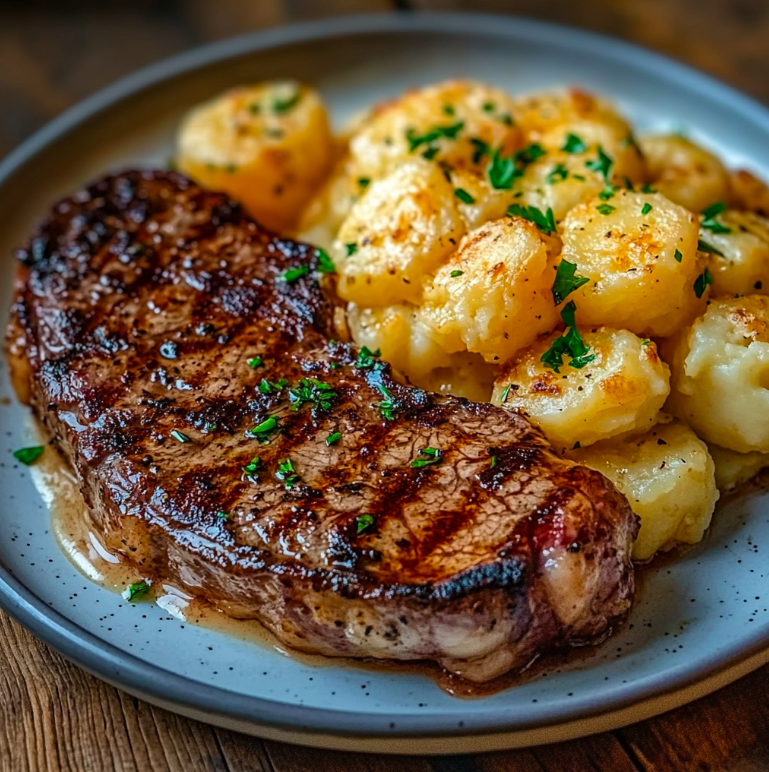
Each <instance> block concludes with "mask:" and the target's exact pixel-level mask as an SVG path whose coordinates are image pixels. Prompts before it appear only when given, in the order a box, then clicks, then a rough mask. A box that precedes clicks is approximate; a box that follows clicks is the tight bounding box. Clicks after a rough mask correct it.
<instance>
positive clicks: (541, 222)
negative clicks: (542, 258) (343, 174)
mask: <svg viewBox="0 0 769 772" xmlns="http://www.w3.org/2000/svg"><path fill="white" fill-rule="evenodd" d="M507 216H508V217H522V218H523V219H524V220H528V221H529V222H533V223H534V225H536V226H537V228H539V229H540V230H541V231H542V233H544V234H545V235H546V236H547V235H550V234H551V233H555V231H556V225H555V215H554V214H553V210H552V209H550V208H548V210H547V212H546V213H544V214H543V213H542V210H541V209H537V207H536V206H526V205H521V204H513V205H512V206H510V207H508V209H507Z"/></svg>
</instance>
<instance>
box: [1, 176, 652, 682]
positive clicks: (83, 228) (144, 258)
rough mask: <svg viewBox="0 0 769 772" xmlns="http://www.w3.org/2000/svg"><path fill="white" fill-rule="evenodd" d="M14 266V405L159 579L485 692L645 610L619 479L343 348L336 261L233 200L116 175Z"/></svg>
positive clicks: (44, 228)
mask: <svg viewBox="0 0 769 772" xmlns="http://www.w3.org/2000/svg"><path fill="white" fill-rule="evenodd" d="M18 257H19V258H20V260H21V267H20V270H19V275H18V283H17V287H16V295H15V301H14V306H13V311H12V319H11V324H10V327H9V333H8V345H9V350H10V352H11V355H12V363H13V370H14V373H15V380H16V383H17V388H18V389H19V393H20V395H21V396H22V398H23V399H25V400H26V401H28V402H29V403H30V404H31V405H32V407H33V408H34V410H35V412H36V413H37V415H38V417H39V418H40V419H41V420H42V421H43V423H44V424H45V425H46V426H47V428H48V429H49V431H50V432H51V434H52V435H53V437H54V438H55V440H56V443H57V445H58V447H59V448H60V450H61V451H62V452H63V454H64V455H65V457H66V459H67V460H68V462H69V464H71V466H72V468H73V469H74V470H75V472H76V473H77V475H78V477H79V480H80V482H81V484H82V491H83V495H84V496H85V499H86V502H87V504H88V505H89V507H90V512H91V517H92V520H93V523H92V526H93V529H94V530H95V531H96V532H97V533H99V534H100V535H101V537H102V538H103V541H104V544H105V545H106V547H107V548H108V549H110V550H111V551H113V552H115V553H119V554H120V555H121V556H122V557H123V558H124V559H125V560H127V561H129V562H130V563H131V564H133V565H134V566H135V567H136V569H137V570H138V571H139V572H140V573H141V575H142V576H144V577H146V578H147V579H148V580H150V581H154V582H159V581H161V580H162V581H164V582H167V583H170V584H174V585H176V586H178V587H179V588H181V589H184V590H185V591H187V592H189V593H191V594H193V595H194V596H196V597H200V598H204V599H205V600H207V601H208V602H210V603H212V604H214V605H215V606H216V607H218V608H220V609H222V610H224V611H226V613H228V614H230V615H233V616H236V617H241V618H256V619H258V620H260V621H261V622H262V623H263V624H264V625H266V627H267V628H269V630H271V631H272V632H273V633H274V634H275V635H276V636H277V637H278V638H279V639H280V640H281V641H282V642H284V643H285V644H287V645H288V646H291V647H294V648H296V649H301V650H304V651H311V652H319V653H322V654H326V655H330V656H345V657H347V656H349V657H377V658H387V659H397V660H435V661H437V662H438V663H440V664H441V665H442V666H443V667H444V668H446V669H447V670H448V671H450V672H452V673H455V674H459V675H461V676H463V677H465V678H468V679H471V680H475V681H485V680H488V679H491V678H493V677H495V676H498V675H500V674H501V673H504V672H506V671H508V670H510V669H511V668H517V667H521V666H523V665H525V664H526V663H528V662H529V661H530V660H531V659H532V658H533V657H534V656H536V655H537V654H539V653H540V652H542V651H545V650H549V649H553V648H556V647H562V646H567V645H577V644H584V643H588V642H591V641H594V640H596V639H597V638H599V637H601V636H603V635H604V634H605V633H606V632H607V631H608V630H609V629H610V626H611V624H612V623H613V622H614V621H615V620H617V619H618V618H620V617H621V616H622V615H623V614H624V613H625V612H626V611H627V609H628V607H629V605H630V602H631V598H632V593H633V573H632V565H631V561H630V550H631V544H632V541H633V539H634V538H635V535H636V531H637V523H636V518H635V516H634V515H633V514H632V513H631V510H630V508H629V506H628V504H627V502H626V500H625V499H624V497H623V496H621V495H620V494H619V493H618V492H617V491H616V490H615V489H614V488H613V487H612V485H611V483H609V482H608V481H607V480H606V479H605V478H604V477H602V476H601V475H600V474H598V473H597V472H594V471H591V470H589V469H586V468H584V467H581V466H577V465H575V464H573V463H570V462H568V461H564V460H562V459H559V458H558V457H557V456H556V455H555V454H554V453H553V451H552V450H551V448H550V446H549V445H548V444H547V442H546V441H545V439H544V438H543V436H542V435H541V434H540V433H539V431H538V430H536V429H534V428H533V427H532V426H531V425H530V424H529V423H528V422H527V421H526V419H525V418H523V417H521V416H519V415H516V414H512V413H508V412H506V411H503V410H500V409H498V408H495V407H493V406H491V405H488V404H474V403H471V402H469V401H467V400H464V399H454V398H446V397H443V396H440V395H436V394H430V393H427V392H424V391H421V390H419V389H416V388H412V387H410V386H407V385H403V384H402V383H401V382H400V381H399V379H398V378H397V376H396V375H394V374H393V373H392V372H391V370H390V367H389V366H388V365H386V364H385V363H383V362H380V361H379V360H377V359H376V358H375V357H371V356H368V353H370V352H366V351H363V352H362V353H361V352H359V351H357V350H356V349H355V348H353V347H352V346H350V345H346V344H344V343H336V342H334V341H333V340H331V338H332V337H333V335H334V332H333V327H334V324H333V320H334V314H335V309H334V306H333V301H331V300H329V299H328V297H327V295H326V293H324V291H322V289H321V286H320V284H321V283H322V281H326V279H324V278H323V276H322V274H323V272H324V271H326V270H328V265H327V264H326V262H325V256H324V255H323V254H322V253H319V252H317V251H316V250H314V249H313V248H312V247H308V246H306V245H303V244H298V243H294V242H292V241H288V240H284V239H280V238H277V237H275V236H272V235H270V234H268V233H266V232H265V231H264V230H262V229H261V228H260V227H259V226H258V225H256V224H255V223H254V222H253V221H251V220H250V219H249V218H248V217H247V216H246V215H245V214H244V213H243V211H242V210H241V209H240V207H239V206H238V205H236V204H234V203H233V202H231V201H229V200H228V199H227V198H226V197H225V196H223V195H219V194H216V193H211V192H206V191H203V190H201V189H200V188H199V187H197V186H196V185H194V184H193V183H192V182H190V181H189V180H187V179H185V178H183V177H181V176H180V175H177V174H174V173H166V172H128V173H125V174H121V175H117V176H113V177H109V178H106V179H104V180H102V181H100V182H97V183H96V184H95V185H93V186H92V187H90V188H88V189H87V190H84V191H83V192H81V193H79V194H77V195H75V196H74V197H73V198H70V199H68V200H65V201H63V202H62V203H60V204H58V205H57V206H56V207H55V209H54V211H53V213H52V215H51V216H50V218H49V219H48V220H47V221H45V222H44V223H43V224H42V225H41V226H40V227H39V229H38V230H37V231H36V233H35V234H34V235H33V236H32V238H31V239H30V241H29V243H28V244H27V246H25V247H24V248H23V249H21V250H19V252H18ZM321 280H322V281H321Z"/></svg>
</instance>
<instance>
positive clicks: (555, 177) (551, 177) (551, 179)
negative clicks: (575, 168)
mask: <svg viewBox="0 0 769 772" xmlns="http://www.w3.org/2000/svg"><path fill="white" fill-rule="evenodd" d="M568 176H569V170H568V169H567V168H566V167H565V166H564V165H563V164H556V165H555V166H554V167H553V168H552V169H551V170H550V173H549V174H548V175H547V183H548V185H555V183H556V182H562V181H563V180H565V179H566V178H567V177H568Z"/></svg>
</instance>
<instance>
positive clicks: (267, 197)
mask: <svg viewBox="0 0 769 772" xmlns="http://www.w3.org/2000/svg"><path fill="white" fill-rule="evenodd" d="M177 144H178V153H177V159H176V162H177V164H178V167H179V169H180V171H182V172H183V173H184V174H187V175H188V176H190V177H192V179H194V180H196V181H197V182H199V183H200V184H201V185H203V186H204V187H206V188H210V189H211V190H221V191H224V192H225V193H228V194H229V195H230V196H232V197H233V198H234V199H235V200H236V201H238V202H240V203H241V204H243V206H245V208H246V209H247V210H248V211H249V213H250V214H251V215H252V216H253V217H254V218H255V219H256V220H258V221H259V222H260V223H261V224H262V225H264V226H266V227H267V228H270V229H272V230H277V231H280V232H286V231H288V230H290V229H291V228H293V226H294V225H295V224H296V221H297V219H298V217H299V214H300V212H301V209H302V207H303V206H304V204H305V203H307V201H308V200H309V198H310V197H311V195H312V194H313V192H314V191H315V189H316V188H317V187H318V186H319V185H320V184H321V183H322V182H323V180H324V178H325V176H326V174H327V173H328V171H329V170H330V168H331V165H332V163H333V156H334V143H333V139H332V137H331V131H330V128H329V122H328V117H327V115H326V109H325V107H324V106H323V103H322V102H321V99H320V96H319V95H318V93H317V92H316V91H314V90H313V89H311V88H309V87H308V86H304V85H301V84H299V83H296V82H294V81H271V82H266V83H260V84H258V85H255V86H243V87H240V88H234V89H231V90H230V91H227V92H225V93H224V94H222V95H221V96H219V97H217V98H216V99H213V100H212V101H210V102H206V103H205V104H202V105H200V106H198V107H196V108H195V109H194V110H193V111H192V112H191V113H190V114H189V115H188V116H187V117H186V118H185V119H184V121H183V123H182V126H181V128H180V130H179V135H178V141H177Z"/></svg>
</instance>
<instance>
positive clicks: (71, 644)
mask: <svg viewBox="0 0 769 772" xmlns="http://www.w3.org/2000/svg"><path fill="white" fill-rule="evenodd" d="M431 32H432V33H439V34H441V33H442V34H455V35H463V34H475V35H479V36H482V35H485V36H490V37H495V38H503V39H504V38H507V39H517V38H520V37H522V36H525V37H526V38H527V39H528V40H529V41H531V40H534V41H536V40H541V41H542V42H543V43H546V44H547V45H551V46H553V45H554V46H556V47H557V48H560V49H571V50H576V51H585V50H589V51H591V52H594V51H595V48H596V47H597V46H600V47H601V51H602V55H603V56H604V57H605V58H607V59H613V60H617V59H621V60H622V61H623V63H625V64H627V65H629V66H630V67H632V68H633V69H635V70H637V71H641V72H643V71H645V72H647V73H653V74H655V75H657V76H659V77H661V78H662V79H663V80H665V81H666V82H668V83H670V84H671V85H673V86H676V87H678V88H685V89H686V90H687V91H690V92H696V93H697V94H698V96H701V97H702V98H703V99H705V100H707V101H709V102H710V103H713V102H717V103H720V104H721V105H722V107H723V108H724V109H725V110H727V111H729V112H731V113H732V114H734V113H737V114H739V115H740V116H741V117H742V118H744V119H747V120H748V121H750V122H751V123H753V124H754V125H756V126H757V127H759V128H760V129H761V130H762V131H764V132H766V133H767V136H768V137H769V109H768V108H767V107H765V106H764V105H762V104H761V103H760V102H758V101H757V100H755V99H753V98H752V97H749V96H747V95H745V94H742V93H741V92H740V91H738V90H737V89H735V88H733V87H731V86H728V85H726V84H725V83H722V82H721V81H719V80H718V79H716V78H714V77H712V76H710V75H705V74H703V73H701V72H699V71H698V70H696V69H694V68H692V67H690V66H689V65H686V64H683V63H681V62H678V61H676V60H675V59H672V58H670V57H667V56H665V55H662V54H659V53H656V52H653V51H649V50H647V49H645V48H643V47H641V46H638V45H635V44H632V43H628V42H625V41H621V40H617V39H614V38H611V37H608V36H604V35H601V34H597V33H593V32H588V31H585V30H581V29H575V28H570V27H567V26H562V25H556V24H551V23H549V22H544V21H538V20H533V19H527V18H523V17H519V16H501V15H496V14H473V13H469V14H467V13H431V12H425V13H413V12H394V13H373V14H359V15H353V16H341V17H331V18H327V19H321V20H318V21H312V22H305V23H300V24H293V25H287V26H284V27H279V28H274V29H268V30H263V31H258V32H252V33H247V34H244V35H239V36H236V37H232V38H227V39H225V40H221V41H217V42H214V43H210V44H207V45H204V46H200V47H197V48H194V49H191V50H189V51H185V52H182V53H180V54H176V55H175V56H172V57H170V58H167V59H164V60H162V61H160V62H158V63H155V64H152V65H150V66H148V67H145V68H143V69H141V70H139V71H137V72H135V73H133V74H131V75H128V76H127V77H124V78H122V79H120V80H118V81H117V82H115V83H114V84H112V85H110V86H107V87H106V88H104V89H102V90H100V91H98V92H97V93H95V94H93V95H92V96H90V97H88V98H86V99H85V100H83V101H81V102H79V103H78V104H76V105H75V106H73V107H71V108H70V109H68V110H67V111H66V112H64V113H63V114H62V115H61V116H59V117H57V118H55V119H54V120H53V121H51V122H50V123H48V124H47V125H46V126H44V127H43V128H41V129H40V130H38V131H37V132H36V133H34V134H33V135H32V136H31V137H30V138H29V139H27V140H26V141H25V142H23V143H22V144H21V145H20V146H18V147H17V148H16V149H14V150H12V151H11V152H10V153H9V154H8V156H6V158H5V159H4V160H3V161H2V162H0V188H2V187H4V186H5V185H7V184H9V183H10V182H11V181H12V180H13V178H14V177H15V176H16V175H18V174H20V173H22V172H23V171H24V168H25V167H26V166H27V165H28V164H31V163H32V162H34V160H35V158H36V156H37V155H38V154H39V153H41V152H42V151H44V150H45V149H46V148H47V147H48V146H49V145H51V144H53V143H55V142H58V141H59V140H61V139H63V138H64V137H66V136H67V135H68V134H70V133H72V132H73V131H75V130H76V129H77V128H78V127H79V126H81V125H82V124H84V123H87V122H89V121H91V120H92V119H94V118H95V117H96V116H98V115H99V114H100V113H102V112H105V111H107V110H110V109H113V108H115V107H118V106H119V104H120V103H121V102H123V101H125V100H128V99H130V98H132V97H133V96H136V95H139V94H140V93H141V92H143V91H145V90H147V89H149V88H154V87H158V86H162V85H163V84H165V83H168V82H170V81H172V80H173V79H174V78H176V77H179V76H185V75H190V74H191V73H194V72H196V71H200V70H203V69H205V68H207V67H209V66H211V65H214V64H216V63H220V62H224V61H228V60H231V59H237V58H239V57H241V56H244V55H247V54H249V53H254V52H258V51H265V50H270V49H274V48H279V47H283V46H289V45H293V44H299V43H310V42H313V41H320V40H328V39H334V38H340V37H347V36H351V35H364V34H384V33H390V34H395V35H406V34H413V33H431ZM3 358H5V357H4V356H3ZM0 607H2V608H3V609H4V610H5V611H6V612H8V613H9V614H10V615H11V616H12V617H14V618H15V619H16V620H17V621H19V622H20V623H21V624H23V625H24V626H25V627H27V628H28V629H29V630H31V631H32V632H33V634H35V635H36V636H37V637H38V638H40V639H42V640H43V641H45V642H46V643H47V644H49V645H50V646H51V647H52V648H54V649H55V650H56V651H58V652H59V653H61V654H62V655H64V656H65V657H66V658H68V659H70V660H72V661H73V662H75V663H76V664H77V665H79V666H80V667H83V668H84V669H86V670H88V671H89V672H91V673H93V674H94V675H97V676H98V677H101V678H102V679H104V680H106V681H108V682H110V683H112V684H113V685H117V686H119V687H120V688H123V689H125V690H127V691H129V692H133V693H139V694H141V696H143V697H145V698H147V699H149V700H150V701H154V702H156V703H163V704H164V705H165V706H166V707H171V708H175V709H176V710H177V711H179V712H185V710H186V711H187V712H189V711H190V710H192V711H194V712H195V713H196V714H197V715H198V716H208V717H210V718H211V719H216V720H217V723H220V724H224V725H226V724H227V723H228V722H234V723H236V724H237V725H238V727H239V728H240V729H241V730H247V728H246V727H244V724H246V725H250V726H251V727H252V728H253V729H254V730H255V731H256V733H258V731H259V730H262V731H265V732H269V731H270V730H274V731H276V732H278V731H289V732H291V731H294V732H298V733H299V734H300V736H298V737H295V738H294V739H293V740H292V741H294V742H302V741H304V742H306V743H307V744H313V742H312V737H313V736H317V737H320V736H321V735H327V734H330V735H334V736H337V737H340V738H341V737H343V736H347V737H348V738H349V739H350V742H349V743H348V747H352V746H353V745H354V744H355V738H362V737H369V738H372V737H373V738H382V739H384V738H389V739H390V740H394V739H396V738H402V739H403V740H418V739H419V738H425V739H426V738H429V737H433V738H436V737H444V738H445V737H446V736H452V737H454V738H459V737H466V738H467V739H468V742H470V743H472V740H471V739H470V738H472V737H473V736H475V737H478V736H479V735H480V736H486V737H488V738H489V740H492V739H493V737H494V736H495V735H496V736H498V737H499V736H501V735H509V734H510V733H515V732H529V731H530V730H535V729H542V730H545V729H548V728H552V727H556V726H558V725H561V724H564V725H565V724H568V723H569V722H573V721H574V719H575V713H576V712H577V711H579V715H580V717H582V718H584V719H597V718H599V717H601V716H608V715H610V714H611V713H613V712H618V711H624V710H626V709H628V708H630V707H632V706H634V705H639V706H640V705H641V704H642V703H645V702H648V701H650V700H653V699H657V698H663V697H666V696H667V697H671V698H673V697H674V695H676V694H680V693H683V692H685V691H686V690H689V689H691V688H692V687H694V686H696V685H697V684H698V683H700V682H703V681H706V680H708V681H709V682H714V685H713V686H712V688H711V689H710V690H709V691H712V690H714V689H715V688H719V687H720V686H723V685H725V684H726V683H728V682H729V679H728V674H729V673H730V672H732V671H735V670H737V671H739V666H740V664H741V663H744V662H746V661H747V660H750V659H757V655H758V654H759V653H760V652H762V651H763V650H764V649H766V648H767V646H769V634H767V632H766V631H762V629H761V628H760V627H759V628H757V629H756V632H755V633H754V634H752V635H751V636H748V637H745V638H741V639H740V642H739V644H738V645H736V646H735V647H733V649H732V650H730V651H729V652H728V656H724V654H723V652H720V653H719V654H718V655H717V654H716V653H714V654H712V655H711V656H710V657H708V658H706V659H705V660H703V661H702V662H701V663H700V664H699V665H698V666H697V667H695V668H690V669H689V670H686V671H684V672H682V673H680V674H676V675H675V676H674V677H670V676H669V675H667V674H666V675H665V676H664V677H663V676H662V675H660V674H657V675H656V676H655V677H650V678H647V679H645V680H644V681H642V682H636V683H634V684H632V685H630V686H623V687H620V688H618V689H617V690H616V692H615V693H614V694H613V695H612V698H610V699H604V700H602V701H601V702H600V703H599V704H597V705H594V706H592V707H589V708H587V709H585V708H584V706H578V704H577V701H575V702H573V703H570V704H568V705H567V704H563V705H558V706H553V707H551V708H550V709H549V712H546V713H545V714H544V715H542V714H540V715H539V716H537V717H536V718H526V717H522V718H518V719H511V718H510V717H502V718H500V714H501V712H500V711H499V709H498V708H497V709H494V710H489V711H487V712H478V713H476V714H475V715H474V720H473V723H474V724H475V725H476V726H477V727H478V728H475V729H472V730H471V729H467V728H462V727H461V726H458V725H457V719H456V717H455V716H452V715H450V714H441V713H429V712H426V713H420V714H408V718H407V724H405V725H404V724H403V723H402V722H403V719H404V714H402V713H399V714H388V713H366V712H363V713H353V712H348V711H341V710H337V709H331V708H317V707H308V706H303V705H296V704H291V703H285V702H280V701H277V700H271V699H268V698H263V697H256V696H250V695H244V694H239V693H236V692H232V691H229V690H227V689H224V688H222V687H218V686H211V685H208V684H204V683H201V682H198V681H196V680H194V679H192V678H188V677H185V676H181V675H178V674H175V673H172V672H170V671H168V670H165V669H164V668H161V667H159V666H157V665H154V664H153V663H151V662H148V661H146V660H143V659H141V658H140V657H138V656H135V655H133V654H129V653H127V652H123V651H121V650H120V649H118V648H117V647H115V646H113V645H112V644H109V643H107V642H106V641H103V640H101V639H100V638H98V637H97V636H96V635H94V634H92V633H90V632H88V631H87V630H85V629H83V628H82V627H80V626H79V625H77V624H75V623H74V622H72V621H71V620H69V619H68V618H67V617H66V616H65V615H64V614H62V613H60V612H59V611H57V610H56V609H54V608H51V607H49V606H48V605H47V604H46V603H45V602H44V601H43V600H42V599H40V598H38V597H37V596H36V595H35V594H34V593H33V592H32V591H31V590H29V589H28V588H26V587H25V586H24V585H23V584H22V583H21V582H20V581H19V580H17V579H16V578H15V577H13V576H12V575H11V574H10V572H9V571H8V569H6V568H5V566H2V565H0ZM759 664H760V662H759ZM757 666H759V665H758V664H757V665H756V667H757ZM739 675H744V673H739V672H737V674H736V675H734V676H733V678H732V679H731V680H733V679H734V678H737V677H739ZM719 676H720V678H719ZM704 693H707V692H704ZM697 696H703V695H697ZM681 704H683V703H681ZM671 706H672V705H671ZM665 709H667V708H664V707H663V708H660V709H659V710H658V711H657V712H662V710H665ZM651 715H654V713H653V712H652V713H649V715H648V716H645V717H649V716H651ZM372 719H373V721H374V722H375V724H374V725H372ZM624 723H628V721H627V720H625V722H624ZM618 725H619V724H618ZM388 726H390V728H389V729H388V728H387V727H388ZM605 728H609V727H608V726H607V727H604V729H605ZM593 731H598V730H593ZM585 733H587V732H585ZM575 736H576V735H575ZM340 742H341V740H340ZM511 744H512V743H510V742H507V743H504V744H503V745H502V746H496V747H510V746H511ZM337 747H345V745H344V744H342V745H339V746H337ZM410 752H414V748H413V747H411V748H410ZM432 752H436V751H435V750H433V751H432ZM447 752H456V749H454V750H453V751H447Z"/></svg>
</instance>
